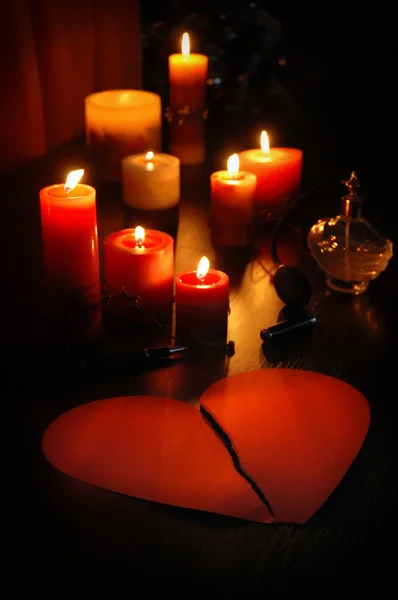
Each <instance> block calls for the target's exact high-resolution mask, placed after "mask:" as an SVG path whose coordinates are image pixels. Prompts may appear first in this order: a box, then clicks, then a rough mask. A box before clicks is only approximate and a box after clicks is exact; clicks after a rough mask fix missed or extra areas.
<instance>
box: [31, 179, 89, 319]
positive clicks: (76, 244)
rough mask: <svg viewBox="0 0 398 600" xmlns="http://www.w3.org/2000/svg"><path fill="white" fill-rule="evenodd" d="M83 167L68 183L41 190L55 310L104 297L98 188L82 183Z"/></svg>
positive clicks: (41, 207) (49, 279)
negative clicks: (98, 230) (96, 192)
mask: <svg viewBox="0 0 398 600" xmlns="http://www.w3.org/2000/svg"><path fill="white" fill-rule="evenodd" d="M83 174H84V171H83V169H78V170H77V171H72V172H71V173H69V175H68V177H67V179H66V182H65V184H55V185H50V186H48V187H45V188H43V189H42V190H41V191H40V212H41V226H42V239H43V251H44V262H45V267H46V272H47V279H48V288H49V294H50V301H51V303H52V308H53V309H54V311H58V309H59V310H64V309H65V308H66V307H74V308H82V307H87V306H92V305H95V304H97V303H98V302H99V301H100V298H101V293H100V273H99V258H98V233H97V214H96V202H95V189H94V188H93V187H91V186H89V185H85V184H81V183H79V181H80V179H81V178H82V176H83Z"/></svg>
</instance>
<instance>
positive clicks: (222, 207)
mask: <svg viewBox="0 0 398 600" xmlns="http://www.w3.org/2000/svg"><path fill="white" fill-rule="evenodd" d="M256 181H257V177H256V176H255V175H254V174H253V173H248V172H247V171H240V170H239V156H238V154H233V155H232V156H230V157H229V159H228V170H227V171H216V172H215V173H212V175H211V177H210V186H211V213H212V220H211V230H212V242H213V244H215V245H218V246H247V245H249V244H250V242H251V237H252V236H251V231H252V222H253V216H254V194H255V191H256Z"/></svg>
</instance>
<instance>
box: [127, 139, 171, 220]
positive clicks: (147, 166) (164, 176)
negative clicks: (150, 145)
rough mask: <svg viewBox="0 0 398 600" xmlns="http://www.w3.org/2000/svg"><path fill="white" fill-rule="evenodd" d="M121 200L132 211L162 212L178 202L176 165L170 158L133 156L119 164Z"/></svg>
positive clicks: (151, 153)
mask: <svg viewBox="0 0 398 600" xmlns="http://www.w3.org/2000/svg"><path fill="white" fill-rule="evenodd" d="M122 180H123V200H124V202H125V203H126V204H127V205H128V206H131V207H132V208H138V209H141V210H163V209H166V208H172V207H173V206H175V205H176V204H178V202H179V200H180V161H179V159H178V158H177V157H176V156H171V155H170V154H159V153H157V154H155V153H154V152H152V151H151V152H147V153H146V154H136V155H133V156H127V157H126V158H124V159H123V163H122Z"/></svg>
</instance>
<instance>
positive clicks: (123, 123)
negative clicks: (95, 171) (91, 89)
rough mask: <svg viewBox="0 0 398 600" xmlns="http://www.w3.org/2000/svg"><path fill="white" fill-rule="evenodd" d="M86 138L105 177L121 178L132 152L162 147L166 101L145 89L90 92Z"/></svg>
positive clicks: (87, 103) (100, 171)
mask: <svg viewBox="0 0 398 600" xmlns="http://www.w3.org/2000/svg"><path fill="white" fill-rule="evenodd" d="M85 109H86V139H87V144H88V145H89V146H91V148H92V150H93V152H94V154H95V156H96V158H97V159H98V163H99V164H98V167H99V173H100V175H101V176H102V177H103V178H104V179H120V178H121V161H122V159H123V158H124V157H125V156H128V155H129V154H137V153H138V152H145V151H147V150H154V151H156V150H161V144H162V131H161V128H162V103H161V99H160V96H159V95H158V94H153V93H152V92H144V91H142V90H107V91H104V92H98V93H96V94H91V95H90V96H87V98H86V101H85Z"/></svg>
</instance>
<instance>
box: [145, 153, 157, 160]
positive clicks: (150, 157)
mask: <svg viewBox="0 0 398 600" xmlns="http://www.w3.org/2000/svg"><path fill="white" fill-rule="evenodd" d="M154 156H155V155H154V153H153V152H147V153H146V155H145V160H152V159H153V157H154Z"/></svg>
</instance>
